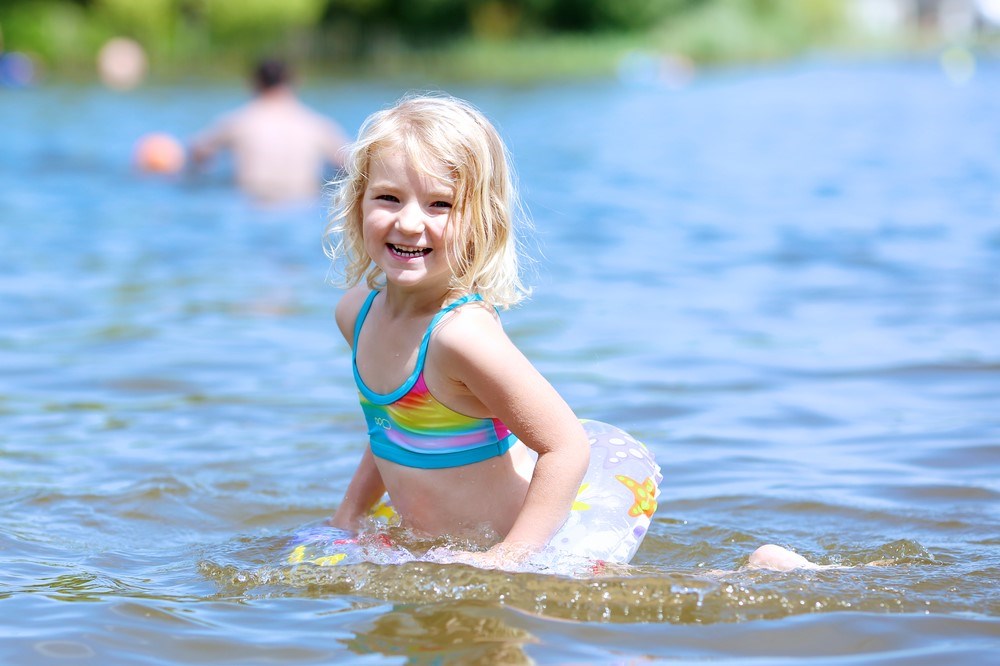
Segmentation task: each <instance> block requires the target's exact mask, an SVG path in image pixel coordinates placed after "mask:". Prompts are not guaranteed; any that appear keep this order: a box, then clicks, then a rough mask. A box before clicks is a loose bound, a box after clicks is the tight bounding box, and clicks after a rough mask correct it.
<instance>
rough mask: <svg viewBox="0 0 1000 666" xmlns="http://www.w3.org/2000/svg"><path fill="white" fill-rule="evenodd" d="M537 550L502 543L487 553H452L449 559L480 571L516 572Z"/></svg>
mask: <svg viewBox="0 0 1000 666" xmlns="http://www.w3.org/2000/svg"><path fill="white" fill-rule="evenodd" d="M536 550H537V548H534V547H532V546H529V545H527V544H520V543H506V542H501V543H498V544H497V545H495V546H493V547H492V548H490V549H489V550H487V551H485V552H472V551H467V550H462V551H450V552H448V555H447V558H448V561H449V562H454V563H456V564H468V565H469V566H473V567H477V568H479V569H501V570H504V571H516V570H518V569H520V568H522V567H523V566H524V564H525V563H527V562H528V560H530V559H531V556H532V554H534V553H535V551H536Z"/></svg>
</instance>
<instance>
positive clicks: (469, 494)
mask: <svg viewBox="0 0 1000 666" xmlns="http://www.w3.org/2000/svg"><path fill="white" fill-rule="evenodd" d="M375 461H376V464H377V465H378V469H379V473H380V474H381V476H382V480H383V481H384V482H385V487H386V488H387V489H388V491H389V496H390V497H391V498H392V504H393V506H394V507H395V508H396V511H397V512H398V513H399V515H400V516H401V518H402V521H403V522H402V524H403V525H404V526H405V527H409V528H410V529H413V530H414V531H416V532H418V533H420V534H424V535H427V536H442V535H445V534H448V535H453V536H461V535H468V536H477V535H478V536H483V535H486V534H489V533H495V535H496V536H497V537H500V538H502V537H503V536H504V535H506V534H507V532H509V531H510V528H511V526H512V525H513V524H514V520H515V519H516V518H517V515H518V513H519V512H520V511H521V505H522V504H523V503H524V497H525V494H526V493H527V491H528V483H529V481H530V480H531V473H532V471H533V469H534V464H535V463H534V456H533V455H532V453H531V452H530V451H529V450H528V448H527V447H525V446H524V444H521V443H520V442H518V443H516V444H514V446H512V447H511V449H510V450H509V451H507V453H505V454H504V455H502V456H498V457H495V458H490V459H489V460H483V461H482V462H478V463H473V464H471V465H463V466H461V467H450V468H445V469H418V468H413V467H406V466H404V465H399V464H396V463H394V462H390V461H388V460H384V459H381V458H376V459H375Z"/></svg>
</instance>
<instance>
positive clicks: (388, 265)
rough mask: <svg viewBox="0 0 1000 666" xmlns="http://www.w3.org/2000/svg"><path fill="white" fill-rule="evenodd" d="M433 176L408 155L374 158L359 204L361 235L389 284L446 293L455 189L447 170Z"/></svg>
mask: <svg viewBox="0 0 1000 666" xmlns="http://www.w3.org/2000/svg"><path fill="white" fill-rule="evenodd" d="M430 171H432V173H427V172H426V171H424V170H420V169H418V168H417V167H416V166H415V165H414V164H413V161H412V160H411V159H410V158H409V157H408V155H407V154H406V152H405V151H404V150H388V149H382V150H379V151H377V152H375V153H374V154H373V155H372V156H371V162H370V167H369V174H368V184H367V187H366V188H365V193H364V199H363V201H362V204H361V213H362V234H363V237H364V245H365V251H366V252H367V254H368V256H369V257H371V260H372V261H373V262H374V263H375V264H376V265H377V266H378V267H379V268H380V269H382V272H383V273H384V274H385V278H386V282H387V283H388V284H390V285H393V286H395V287H402V288H405V289H435V290H442V291H447V290H448V289H449V288H450V284H451V278H452V275H453V274H452V268H451V263H450V262H449V255H450V252H451V250H450V248H451V229H452V226H453V225H452V223H451V212H452V206H453V204H454V199H455V188H454V186H452V185H451V184H450V183H449V179H448V175H449V174H448V172H447V170H446V169H444V167H443V165H442V166H440V168H438V169H431V170H430Z"/></svg>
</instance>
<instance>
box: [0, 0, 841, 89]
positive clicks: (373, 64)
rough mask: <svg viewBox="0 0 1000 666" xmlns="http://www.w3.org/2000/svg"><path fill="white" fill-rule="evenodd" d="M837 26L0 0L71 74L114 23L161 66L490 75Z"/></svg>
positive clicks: (20, 45) (623, 6) (585, 1)
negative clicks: (274, 61) (261, 62)
mask: <svg viewBox="0 0 1000 666" xmlns="http://www.w3.org/2000/svg"><path fill="white" fill-rule="evenodd" d="M844 26H845V16H844V2H843V0H808V1H805V0H0V40H2V42H0V46H2V47H3V49H5V50H8V51H22V52H26V53H28V54H31V55H32V56H33V57H34V58H36V59H37V60H38V61H39V62H40V63H41V65H42V66H43V67H45V68H46V69H48V70H49V71H51V72H53V73H56V74H67V75H72V74H74V73H83V72H89V71H91V70H92V67H93V58H94V54H95V53H96V52H97V50H98V49H99V48H100V46H101V45H102V44H103V43H104V42H105V41H106V40H107V39H109V38H111V37H113V36H127V37H131V38H133V39H135V40H136V41H138V42H139V43H140V44H142V45H143V47H144V48H145V49H146V51H147V53H148V55H149V58H150V61H151V63H152V64H153V66H154V68H153V69H154V72H159V73H160V75H166V76H170V75H190V74H192V73H195V74H209V75H210V74H211V73H213V72H220V73H221V72H226V71H230V70H231V69H232V68H234V67H235V68H239V69H240V71H242V70H243V69H245V66H246V63H247V61H248V60H250V59H253V58H256V57H259V56H260V55H263V54H277V55H283V56H285V57H288V58H291V59H294V60H296V61H297V62H300V63H304V64H305V65H306V66H309V65H312V66H313V67H316V68H322V69H323V70H324V71H327V72H330V73H340V74H347V73H361V74H364V73H371V72H393V71H399V72H403V71H406V70H411V69H417V70H419V69H421V68H426V69H433V70H438V71H452V72H454V73H455V74H456V75H458V76H480V77H490V76H492V75H497V74H499V75H502V74H503V73H504V72H507V73H509V72H510V70H512V69H513V70H518V69H519V68H520V69H525V70H526V72H525V73H531V72H534V73H536V74H544V73H545V72H547V71H549V70H551V71H552V73H553V74H559V73H560V72H561V73H564V74H566V73H573V70H574V69H578V70H579V73H583V72H593V71H595V70H599V69H601V68H602V67H610V66H612V63H613V62H614V61H615V60H616V58H617V57H619V56H620V55H621V54H622V53H623V52H625V51H627V50H629V49H635V48H644V49H650V50H654V51H657V52H664V53H674V54H680V55H682V56H684V57H686V58H690V59H691V60H693V61H695V62H717V61H722V60H730V59H744V60H745V59H751V60H759V59H766V58H775V57H782V56H787V55H791V54H794V53H797V52H800V51H802V50H803V49H807V48H812V47H814V46H815V45H824V44H830V43H834V42H836V40H837V39H838V38H839V36H840V35H842V33H843V29H844ZM491 70H492V71H491Z"/></svg>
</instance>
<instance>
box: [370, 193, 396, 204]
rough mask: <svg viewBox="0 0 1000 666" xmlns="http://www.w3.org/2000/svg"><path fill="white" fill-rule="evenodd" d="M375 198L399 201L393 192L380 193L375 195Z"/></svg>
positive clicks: (392, 201) (393, 201)
mask: <svg viewBox="0 0 1000 666" xmlns="http://www.w3.org/2000/svg"><path fill="white" fill-rule="evenodd" d="M375 198H376V199H378V200H380V201H389V202H391V203H399V199H397V198H396V197H394V196H393V195H391V194H378V195H376V196H375Z"/></svg>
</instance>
